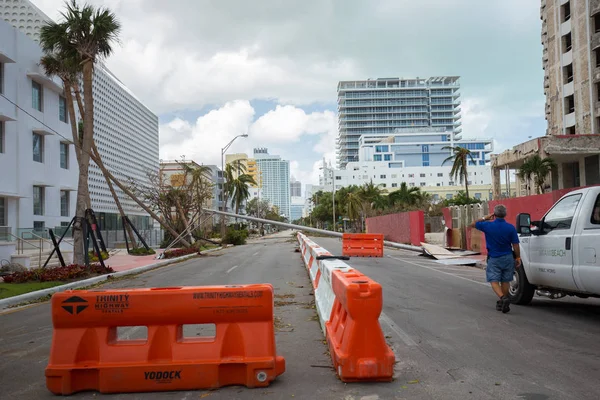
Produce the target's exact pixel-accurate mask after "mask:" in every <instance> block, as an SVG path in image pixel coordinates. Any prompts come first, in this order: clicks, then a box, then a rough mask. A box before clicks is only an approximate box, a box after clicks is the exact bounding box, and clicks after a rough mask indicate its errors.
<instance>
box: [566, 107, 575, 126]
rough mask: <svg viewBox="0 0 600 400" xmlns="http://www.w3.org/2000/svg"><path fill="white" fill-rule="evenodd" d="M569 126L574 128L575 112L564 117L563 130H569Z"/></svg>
mask: <svg viewBox="0 0 600 400" xmlns="http://www.w3.org/2000/svg"><path fill="white" fill-rule="evenodd" d="M571 126H575V112H574V111H573V112H571V113H569V114H567V115H565V128H570V127H571Z"/></svg>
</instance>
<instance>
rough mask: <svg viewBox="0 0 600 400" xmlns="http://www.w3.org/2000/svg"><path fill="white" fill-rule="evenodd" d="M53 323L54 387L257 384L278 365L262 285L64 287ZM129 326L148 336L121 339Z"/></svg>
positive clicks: (58, 390) (50, 375)
mask: <svg viewBox="0 0 600 400" xmlns="http://www.w3.org/2000/svg"><path fill="white" fill-rule="evenodd" d="M52 323H53V325H54V335H53V337H52V347H51V350H50V359H49V362H48V366H47V368H46V386H47V387H48V389H49V390H50V391H51V392H52V393H54V394H62V395H66V394H72V393H75V392H80V391H84V390H96V391H99V392H101V393H123V392H151V391H172V390H195V389H213V388H218V387H221V386H226V385H245V386H247V387H250V388H252V387H264V386H268V385H269V384H270V382H272V381H273V380H274V379H275V378H276V377H277V376H278V375H281V374H282V373H283V372H284V371H285V360H284V359H283V357H278V356H277V355H276V350H275V332H274V326H273V287H272V286H271V285H267V284H260V285H243V286H204V287H176V288H154V289H132V290H89V291H66V292H62V293H57V294H55V295H54V296H52ZM192 324H214V325H215V335H214V336H210V337H184V333H183V332H184V331H183V325H192ZM128 326H129V327H132V326H145V327H147V329H148V336H147V338H146V339H143V340H121V339H120V338H119V337H118V335H117V328H118V327H128Z"/></svg>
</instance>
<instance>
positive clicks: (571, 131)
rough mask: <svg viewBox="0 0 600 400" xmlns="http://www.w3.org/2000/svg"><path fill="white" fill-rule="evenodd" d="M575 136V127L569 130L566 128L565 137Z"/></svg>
mask: <svg viewBox="0 0 600 400" xmlns="http://www.w3.org/2000/svg"><path fill="white" fill-rule="evenodd" d="M574 134H575V127H574V126H571V127H569V128H567V135H574Z"/></svg>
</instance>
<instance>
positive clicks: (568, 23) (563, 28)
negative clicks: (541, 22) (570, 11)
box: [560, 18, 571, 36]
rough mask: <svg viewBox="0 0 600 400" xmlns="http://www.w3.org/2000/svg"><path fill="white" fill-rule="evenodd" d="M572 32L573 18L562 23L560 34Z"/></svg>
mask: <svg viewBox="0 0 600 400" xmlns="http://www.w3.org/2000/svg"><path fill="white" fill-rule="evenodd" d="M569 32H571V19H570V18H569V19H568V20H566V21H565V22H563V23H562V24H560V35H561V36H564V35H566V34H567V33H569Z"/></svg>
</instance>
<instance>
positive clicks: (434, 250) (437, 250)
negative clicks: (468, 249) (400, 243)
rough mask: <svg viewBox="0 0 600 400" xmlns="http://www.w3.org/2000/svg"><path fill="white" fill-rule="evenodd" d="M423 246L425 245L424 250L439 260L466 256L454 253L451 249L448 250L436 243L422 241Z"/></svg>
mask: <svg viewBox="0 0 600 400" xmlns="http://www.w3.org/2000/svg"><path fill="white" fill-rule="evenodd" d="M421 246H423V251H425V253H426V254H427V255H430V256H431V257H433V258H435V259H438V260H447V259H450V258H461V257H464V256H462V255H460V254H454V253H453V252H451V251H450V250H446V249H445V248H443V247H441V246H436V245H435V244H430V243H421Z"/></svg>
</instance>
